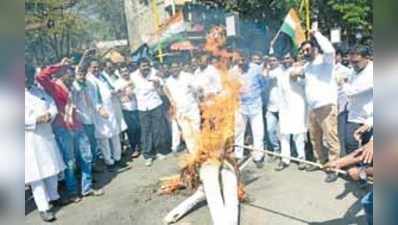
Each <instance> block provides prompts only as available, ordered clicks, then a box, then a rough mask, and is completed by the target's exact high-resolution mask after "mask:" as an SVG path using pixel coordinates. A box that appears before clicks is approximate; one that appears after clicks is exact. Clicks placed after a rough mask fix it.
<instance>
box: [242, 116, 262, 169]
mask: <svg viewBox="0 0 398 225" xmlns="http://www.w3.org/2000/svg"><path fill="white" fill-rule="evenodd" d="M235 120H236V126H235V144H236V145H244V138H245V130H246V126H247V122H248V121H250V126H251V128H252V135H253V147H254V148H255V149H259V150H261V151H254V152H253V158H254V160H256V161H259V160H261V159H262V158H263V157H264V151H262V150H263V149H264V141H263V139H264V121H263V114H262V111H261V110H258V112H256V113H254V114H250V115H248V114H244V113H242V112H238V113H237V115H236V118H235ZM235 149H236V150H235V156H236V157H237V158H239V159H241V158H243V148H239V147H238V148H235Z"/></svg>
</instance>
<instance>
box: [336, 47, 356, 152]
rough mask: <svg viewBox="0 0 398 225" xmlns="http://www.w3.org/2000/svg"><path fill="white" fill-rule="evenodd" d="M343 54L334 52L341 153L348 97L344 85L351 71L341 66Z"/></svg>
mask: <svg viewBox="0 0 398 225" xmlns="http://www.w3.org/2000/svg"><path fill="white" fill-rule="evenodd" d="M342 61H343V52H342V51H341V50H336V56H335V65H334V77H335V79H336V82H337V108H338V111H339V114H338V124H337V127H338V135H339V139H340V146H341V151H342V152H346V151H345V140H344V139H345V136H346V135H345V127H344V124H345V122H346V120H347V115H348V112H347V103H348V96H347V94H346V92H345V89H344V86H345V85H344V84H345V83H347V82H348V80H349V79H350V77H351V74H352V70H351V68H348V67H346V66H344V65H343V64H342Z"/></svg>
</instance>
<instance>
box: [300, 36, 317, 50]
mask: <svg viewBox="0 0 398 225" xmlns="http://www.w3.org/2000/svg"><path fill="white" fill-rule="evenodd" d="M307 44H309V45H311V47H313V48H318V49H319V46H318V43H317V42H316V40H315V39H313V38H311V39H310V40H306V41H304V42H303V43H301V45H300V50H301V49H302V48H303V47H304V45H307Z"/></svg>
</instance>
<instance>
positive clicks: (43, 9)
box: [25, 0, 127, 64]
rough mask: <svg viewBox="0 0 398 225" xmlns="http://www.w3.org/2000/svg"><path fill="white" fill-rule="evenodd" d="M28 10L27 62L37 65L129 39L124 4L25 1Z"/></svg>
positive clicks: (118, 0) (81, 0) (88, 0)
mask: <svg viewBox="0 0 398 225" xmlns="http://www.w3.org/2000/svg"><path fill="white" fill-rule="evenodd" d="M25 8H26V11H25V21H26V23H27V24H28V26H27V28H25V30H26V35H25V58H26V60H27V61H29V62H34V63H35V64H48V63H50V62H54V61H57V60H60V59H61V58H62V57H65V56H70V55H71V54H72V52H73V51H76V50H79V49H82V48H83V49H84V48H88V47H89V46H90V45H92V44H93V42H94V41H99V40H114V39H122V38H125V37H126V36H127V31H126V29H127V28H126V22H125V19H124V8H123V1H122V0H97V1H94V0H68V1H63V0H25ZM32 27H33V28H32Z"/></svg>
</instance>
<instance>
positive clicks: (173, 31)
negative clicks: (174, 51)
mask: <svg viewBox="0 0 398 225" xmlns="http://www.w3.org/2000/svg"><path fill="white" fill-rule="evenodd" d="M185 30H186V26H185V23H184V17H183V14H182V13H181V12H179V13H176V14H175V15H174V16H172V17H170V18H169V19H168V20H166V21H165V22H164V23H162V24H161V25H160V26H159V29H158V30H157V31H156V32H155V33H153V34H151V35H150V39H149V41H148V43H149V45H150V46H154V45H157V44H160V43H164V42H168V41H172V40H174V39H180V36H181V35H180V34H181V33H182V32H184V31H185Z"/></svg>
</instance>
